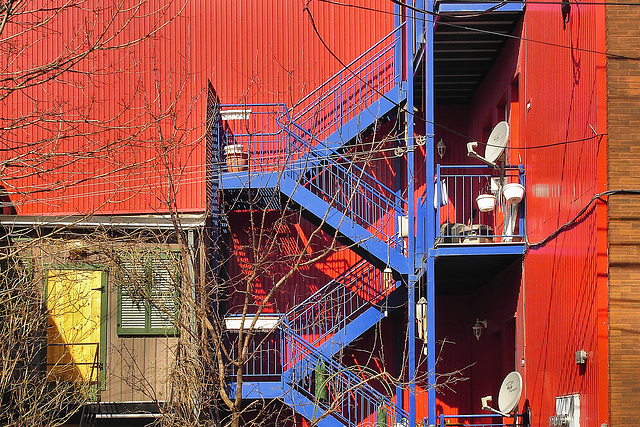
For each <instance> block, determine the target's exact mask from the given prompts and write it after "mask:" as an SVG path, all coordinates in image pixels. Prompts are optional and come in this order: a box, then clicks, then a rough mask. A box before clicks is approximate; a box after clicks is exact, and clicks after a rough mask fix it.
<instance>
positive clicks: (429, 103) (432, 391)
mask: <svg viewBox="0 0 640 427" xmlns="http://www.w3.org/2000/svg"><path fill="white" fill-rule="evenodd" d="M426 3H427V4H426V7H427V10H428V11H431V12H434V0H427V1H426ZM428 16H430V17H433V16H434V15H432V14H429V15H428ZM433 31H434V22H433V19H429V20H427V22H425V55H424V61H425V64H424V69H425V77H424V78H425V82H424V88H425V94H424V102H425V122H426V126H425V133H426V136H427V144H426V159H425V160H426V165H425V169H426V171H427V181H426V182H427V203H426V205H425V206H427V209H428V210H429V211H431V208H430V206H431V201H432V200H433V196H434V195H433V190H434V187H433V185H431V183H432V182H433V173H434V165H435V161H434V153H435V135H434V133H435V127H434V123H435V114H434V105H435V97H434V83H433V75H434V70H433V66H434V64H433ZM439 223H440V218H439V217H436V216H435V215H427V227H426V229H427V230H426V231H427V236H426V241H427V244H426V246H427V247H428V248H433V247H434V244H435V239H436V235H437V230H438V228H439V225H440V224H439ZM426 278H427V280H426V298H427V325H428V326H427V344H426V346H427V410H428V423H429V424H430V425H435V423H436V314H435V312H436V304H435V302H436V292H435V285H436V272H435V255H434V252H433V251H429V254H428V256H427V273H426Z"/></svg>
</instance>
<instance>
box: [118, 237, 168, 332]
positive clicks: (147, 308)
mask: <svg viewBox="0 0 640 427" xmlns="http://www.w3.org/2000/svg"><path fill="white" fill-rule="evenodd" d="M149 252H153V253H155V254H156V255H159V256H160V257H161V258H167V252H172V253H173V254H174V255H176V256H177V257H180V251H179V250H177V249H174V250H169V251H164V250H161V251H153V250H150V251H149ZM175 280H176V282H178V281H179V280H180V271H179V270H176V272H175ZM116 286H117V289H118V297H117V310H116V311H117V324H116V334H117V335H118V336H119V337H136V336H140V337H154V336H163V337H175V336H178V335H179V331H178V326H177V324H178V321H179V319H177V316H178V315H179V313H180V301H179V299H178V292H177V291H176V295H175V298H176V307H175V310H176V321H175V322H174V326H173V327H170V328H152V327H151V304H150V302H149V300H148V299H145V302H144V304H145V308H144V311H145V313H144V316H145V319H144V323H145V327H144V328H127V327H123V326H122V286H121V285H120V283H118V284H117V285H116Z"/></svg>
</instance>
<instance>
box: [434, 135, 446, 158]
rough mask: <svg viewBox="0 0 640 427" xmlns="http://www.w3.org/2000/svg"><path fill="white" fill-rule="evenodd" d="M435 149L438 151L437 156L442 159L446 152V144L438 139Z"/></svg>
mask: <svg viewBox="0 0 640 427" xmlns="http://www.w3.org/2000/svg"><path fill="white" fill-rule="evenodd" d="M436 148H437V149H438V156H440V158H443V157H444V154H445V153H446V152H447V144H445V143H444V141H443V140H442V138H440V141H438V144H437V145H436Z"/></svg>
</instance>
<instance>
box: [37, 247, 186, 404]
mask: <svg viewBox="0 0 640 427" xmlns="http://www.w3.org/2000/svg"><path fill="white" fill-rule="evenodd" d="M79 243H80V241H75V240H67V241H65V240H62V239H56V240H43V241H42V243H38V244H37V245H36V246H35V247H34V248H33V249H30V250H29V254H30V256H31V257H32V259H33V260H34V267H35V268H34V271H35V272H36V275H37V276H36V277H39V275H40V272H43V273H45V272H46V270H47V269H48V268H50V267H49V266H53V267H59V266H65V268H77V267H74V266H76V265H78V266H84V267H85V268H86V267H87V266H93V268H99V269H100V270H101V271H104V272H105V274H106V275H107V280H106V290H105V291H106V292H107V298H106V307H105V306H103V307H102V309H103V310H106V316H104V317H103V319H105V322H106V342H102V343H101V345H104V346H105V347H106V352H105V353H106V358H105V377H104V378H105V388H104V390H103V391H102V392H101V399H102V401H104V402H139V401H155V400H158V401H164V400H168V399H169V397H170V395H169V393H170V390H171V383H170V381H169V374H170V372H171V369H172V367H173V366H174V360H175V358H174V355H175V350H176V346H177V343H178V338H173V337H167V336H145V337H121V336H118V334H117V332H116V330H117V309H118V304H117V285H116V284H117V277H116V271H115V268H114V266H113V265H112V262H110V260H109V259H108V258H107V257H105V256H104V254H103V253H101V252H100V251H96V252H92V254H91V255H90V256H89V258H85V259H81V260H74V259H73V255H72V254H73V251H74V250H77V248H78V244H79ZM82 244H83V245H84V244H85V243H82ZM112 245H114V243H106V242H103V246H101V248H102V249H104V248H105V247H107V246H112ZM115 247H116V246H112V248H115Z"/></svg>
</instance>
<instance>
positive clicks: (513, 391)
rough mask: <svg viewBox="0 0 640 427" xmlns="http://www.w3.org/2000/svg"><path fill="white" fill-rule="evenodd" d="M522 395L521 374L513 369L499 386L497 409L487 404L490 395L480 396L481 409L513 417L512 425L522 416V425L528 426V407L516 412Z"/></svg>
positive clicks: (490, 398)
mask: <svg viewBox="0 0 640 427" xmlns="http://www.w3.org/2000/svg"><path fill="white" fill-rule="evenodd" d="M521 396H522V376H521V375H520V373H519V372H517V371H513V372H511V373H509V374H508V375H507V376H506V377H505V378H504V380H503V381H502V385H501V386H500V391H499V393H498V409H495V408H492V407H491V406H490V405H489V402H491V400H492V397H491V396H485V397H482V398H480V401H481V403H482V409H483V410H485V411H491V412H493V413H494V414H498V415H501V416H503V417H506V418H513V419H514V420H513V423H514V426H515V425H516V421H517V419H518V418H519V417H520V418H522V424H519V425H520V426H522V427H528V426H529V425H530V420H531V414H530V411H529V409H526V410H525V411H524V412H523V413H522V414H518V402H520V397H521Z"/></svg>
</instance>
